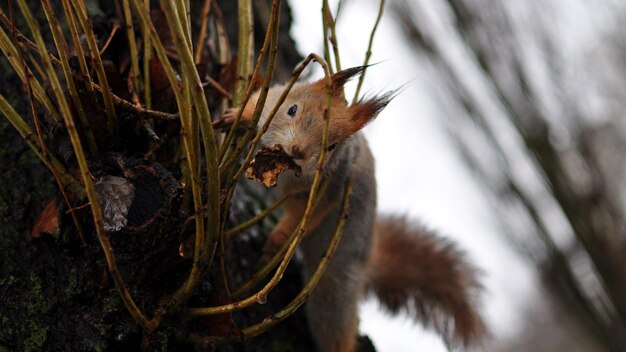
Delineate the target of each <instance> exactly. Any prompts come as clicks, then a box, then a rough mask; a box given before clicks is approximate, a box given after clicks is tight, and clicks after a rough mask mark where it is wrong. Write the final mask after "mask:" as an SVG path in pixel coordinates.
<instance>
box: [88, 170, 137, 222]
mask: <svg viewBox="0 0 626 352" xmlns="http://www.w3.org/2000/svg"><path fill="white" fill-rule="evenodd" d="M94 187H95V189H96V196H97V197H98V201H99V202H100V205H101V206H102V215H103V217H104V230H105V231H107V232H113V231H119V230H121V229H122V228H123V227H124V226H126V223H127V222H128V217H127V215H128V210H129V209H130V205H131V204H132V203H133V200H134V199H135V187H133V184H132V183H130V181H128V180H127V179H125V178H123V177H117V176H104V177H101V178H99V179H98V180H97V181H96V183H95V184H94Z"/></svg>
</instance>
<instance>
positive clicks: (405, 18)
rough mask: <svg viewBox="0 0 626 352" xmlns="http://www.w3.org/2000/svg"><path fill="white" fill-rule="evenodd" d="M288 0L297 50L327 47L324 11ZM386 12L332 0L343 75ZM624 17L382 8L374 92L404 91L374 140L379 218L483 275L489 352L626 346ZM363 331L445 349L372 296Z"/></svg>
mask: <svg viewBox="0 0 626 352" xmlns="http://www.w3.org/2000/svg"><path fill="white" fill-rule="evenodd" d="M290 3H291V6H292V7H293V15H294V18H295V23H294V24H295V26H294V27H293V31H292V35H293V37H294V38H295V39H296V42H297V43H298V45H299V47H298V49H299V50H300V52H301V53H302V54H307V53H309V52H316V53H321V52H322V37H321V35H322V30H321V25H322V21H321V11H320V8H321V5H320V4H319V3H318V2H314V1H291V2H290ZM378 6H379V2H378V1H356V0H343V1H331V8H332V9H333V13H335V14H336V13H337V12H336V11H337V9H339V10H338V11H339V15H338V17H339V18H338V21H337V30H338V33H337V35H338V41H339V49H340V52H341V61H342V66H343V67H351V66H357V65H360V64H362V62H363V59H364V55H365V51H366V49H367V42H368V39H369V33H370V30H371V28H372V26H373V24H374V22H375V19H376V14H377V11H378ZM625 20H626V2H624V1H620V0H599V1H588V0H507V1H493V0H412V1H409V0H388V1H387V4H386V6H385V14H384V16H383V20H382V22H381V25H380V28H379V29H378V33H377V34H376V39H375V41H374V47H373V56H372V61H371V62H373V63H378V64H377V65H375V66H373V67H371V68H370V69H369V70H368V71H367V75H366V80H365V85H364V90H363V91H364V92H370V93H378V92H384V91H387V90H393V89H396V88H398V87H404V88H403V89H402V91H401V94H399V95H398V97H397V98H395V100H394V101H393V102H392V103H391V104H390V106H388V107H387V108H386V109H385V110H384V111H383V113H382V114H381V115H380V116H379V118H378V119H377V121H375V122H374V123H373V124H371V125H370V126H369V127H368V128H367V130H366V134H367V136H368V139H369V141H370V144H371V146H372V149H373V151H374V154H375V156H376V159H377V177H378V186H379V208H380V209H381V211H384V212H399V213H403V214H407V215H410V216H411V217H414V218H417V219H420V220H421V221H422V222H424V223H426V224H427V225H429V226H431V227H433V228H436V229H438V230H439V231H440V232H441V233H442V234H443V235H446V236H449V237H450V238H453V239H454V240H455V241H457V242H458V243H459V245H460V246H461V247H462V248H463V249H464V250H466V251H467V253H468V257H469V260H470V261H471V262H473V263H475V264H476V266H478V267H479V268H480V269H481V270H482V280H483V283H484V286H485V294H484V297H483V300H482V308H483V309H482V310H483V312H484V314H485V316H486V317H487V320H488V323H489V328H490V330H491V333H492V339H491V341H489V342H487V344H486V345H485V346H484V347H482V348H481V349H480V350H488V351H585V352H587V351H624V350H626V260H625V259H624V258H626V245H625V240H626V227H625V221H624V220H625V215H626V214H625V209H626V208H625V202H626V177H624V176H625V174H626V153H624V150H626V149H625V147H626V119H625V116H624V111H625V109H626V31H624V25H623V24H624V23H625V22H624V21H625ZM302 38H306V40H303V39H302ZM319 75H321V74H320V73H319V72H318V73H317V76H319ZM351 88H352V89H354V87H351ZM348 96H350V95H348ZM360 327H361V331H362V332H364V333H367V334H368V335H370V336H371V337H372V338H373V340H374V344H375V345H376V347H377V348H378V349H379V350H380V351H381V352H399V351H417V350H419V351H429V352H430V351H434V352H436V351H446V350H447V349H446V347H445V346H444V345H443V344H442V342H441V341H440V340H439V338H438V337H436V336H435V335H433V334H431V333H429V332H427V331H423V330H422V329H421V328H420V327H418V326H415V325H413V324H412V323H411V322H410V321H409V319H408V318H407V317H400V318H393V319H392V318H390V317H386V316H384V315H383V314H382V313H380V312H379V311H378V309H377V304H376V303H375V302H373V301H372V302H370V301H368V302H366V303H365V304H364V305H363V306H362V314H361V325H360Z"/></svg>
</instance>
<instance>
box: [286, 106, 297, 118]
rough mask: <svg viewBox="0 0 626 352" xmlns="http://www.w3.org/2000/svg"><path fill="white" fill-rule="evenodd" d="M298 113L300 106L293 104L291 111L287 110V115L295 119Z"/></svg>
mask: <svg viewBox="0 0 626 352" xmlns="http://www.w3.org/2000/svg"><path fill="white" fill-rule="evenodd" d="M296 111H298V105H296V104H293V105H292V106H291V107H290V108H289V110H287V115H289V116H291V117H294V116H296Z"/></svg>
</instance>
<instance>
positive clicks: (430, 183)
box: [291, 1, 535, 352]
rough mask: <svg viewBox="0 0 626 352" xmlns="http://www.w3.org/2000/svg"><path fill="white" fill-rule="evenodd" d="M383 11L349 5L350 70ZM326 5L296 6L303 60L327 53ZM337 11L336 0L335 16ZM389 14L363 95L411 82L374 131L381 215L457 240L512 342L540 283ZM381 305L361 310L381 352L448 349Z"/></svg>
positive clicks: (342, 33)
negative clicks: (503, 228) (502, 229)
mask: <svg viewBox="0 0 626 352" xmlns="http://www.w3.org/2000/svg"><path fill="white" fill-rule="evenodd" d="M377 3H378V2H372V4H374V5H373V6H364V2H359V1H350V2H348V3H347V4H345V7H344V8H343V9H342V13H341V17H340V19H339V22H338V28H337V30H338V41H339V48H340V52H341V63H342V66H343V68H347V67H352V66H357V65H361V64H362V62H363V58H364V53H365V50H366V48H367V42H368V40H369V33H370V29H371V27H372V25H373V23H374V20H375V16H376V13H375V11H376V10H377V6H378V5H377ZM320 4H321V2H320V1H291V6H292V9H293V15H294V18H295V23H294V24H295V25H294V27H293V31H292V34H293V37H294V38H296V41H297V43H298V44H299V47H298V49H299V50H300V52H301V53H303V54H304V55H306V54H308V53H310V52H316V53H320V54H321V53H322V45H321V43H322V36H321V33H322V30H321V17H320V16H321V11H320V8H321V5H320ZM335 4H336V1H331V8H332V9H334V8H335V7H336V5H335ZM386 14H387V16H384V17H383V21H382V23H381V25H380V26H379V29H378V33H377V37H376V39H375V42H374V48H373V56H372V59H371V62H372V63H380V64H378V65H376V66H374V67H371V68H370V69H368V71H367V75H366V79H365V83H364V87H363V90H362V91H363V92H371V93H377V92H384V91H387V90H393V89H396V88H398V87H400V86H402V85H404V84H407V83H408V84H407V86H406V88H405V89H404V90H403V91H402V93H401V94H400V95H399V96H398V97H397V98H395V99H394V101H393V102H392V103H391V104H390V105H389V106H388V107H387V108H386V109H385V110H384V111H383V112H382V113H381V115H380V116H379V117H378V119H377V120H376V121H375V122H374V123H372V124H371V125H370V126H368V127H367V128H366V134H367V137H368V140H369V141H370V146H371V148H372V150H373V152H374V155H375V158H376V162H377V180H378V187H379V188H378V199H379V210H380V211H383V212H392V211H393V212H399V213H402V214H407V215H410V216H411V217H415V218H418V219H420V220H421V221H423V222H424V223H426V224H427V225H429V226H430V227H433V228H435V229H437V230H439V231H440V232H441V233H443V234H445V235H446V236H449V237H451V238H453V239H454V240H455V241H457V242H458V243H459V246H461V247H462V248H463V249H465V250H466V251H467V252H468V253H469V256H470V260H471V261H472V262H473V263H475V264H476V265H477V266H478V267H480V268H481V269H482V270H483V272H484V275H483V277H482V279H483V284H484V286H485V288H486V290H485V291H486V292H485V295H484V297H483V305H484V309H483V311H484V312H485V315H486V317H487V320H488V323H489V325H490V328H491V330H492V331H493V333H494V335H495V336H507V335H509V334H513V333H514V332H515V329H516V327H518V326H520V325H521V324H520V321H519V319H521V314H519V313H520V311H519V310H520V309H521V305H520V301H521V298H522V297H526V298H528V297H530V296H532V295H533V294H534V290H533V289H532V287H534V286H535V285H534V283H533V281H532V280H533V278H532V275H531V274H530V271H529V270H528V269H526V267H525V266H524V265H523V263H522V262H521V260H520V259H519V257H518V256H517V254H516V253H515V252H513V251H512V250H511V249H510V247H509V246H508V244H506V243H504V240H503V237H501V236H500V235H499V234H498V233H497V231H498V227H497V225H496V224H495V223H494V222H493V220H492V219H491V217H492V216H493V215H492V214H491V213H490V205H489V204H488V203H487V201H486V200H485V197H483V195H481V191H480V188H479V187H478V186H477V185H476V184H475V183H474V181H473V179H472V175H471V174H470V173H469V172H468V170H467V169H466V167H465V165H464V163H463V161H462V160H461V159H460V158H459V156H458V154H457V152H456V151H455V149H454V144H453V143H452V142H451V141H450V139H449V137H448V136H447V134H446V132H445V130H444V128H443V126H444V125H443V118H444V117H443V116H442V112H441V111H439V110H438V108H437V106H436V105H437V102H436V101H435V98H434V96H433V92H432V87H431V86H430V85H429V82H428V79H429V77H428V75H427V74H426V72H425V71H424V70H421V69H420V68H419V67H416V66H417V65H416V64H415V59H414V57H413V56H412V53H411V52H410V50H409V49H408V48H407V47H406V45H405V44H404V43H403V40H404V37H403V35H402V33H401V32H400V31H399V29H398V28H397V26H396V25H395V23H394V19H393V18H392V16H390V14H391V12H390V11H389V9H387V12H386ZM318 76H319V75H318ZM350 88H352V89H353V87H349V89H350ZM348 91H350V90H348ZM348 96H351V95H350V94H348ZM377 304H378V303H377V302H375V301H371V302H366V303H365V304H363V306H362V309H361V324H360V329H361V331H362V332H363V333H365V334H367V335H369V336H370V338H372V340H373V342H374V344H375V346H376V348H377V349H378V351H379V352H409V351H427V352H440V351H446V348H445V347H444V345H443V344H442V343H441V341H440V339H439V337H438V336H437V335H436V334H432V333H430V332H425V331H424V330H423V329H421V328H420V327H419V326H416V325H414V324H413V323H411V321H410V320H409V319H408V318H407V317H395V318H390V317H388V316H386V315H384V314H383V313H381V312H380V311H379V310H378V309H377Z"/></svg>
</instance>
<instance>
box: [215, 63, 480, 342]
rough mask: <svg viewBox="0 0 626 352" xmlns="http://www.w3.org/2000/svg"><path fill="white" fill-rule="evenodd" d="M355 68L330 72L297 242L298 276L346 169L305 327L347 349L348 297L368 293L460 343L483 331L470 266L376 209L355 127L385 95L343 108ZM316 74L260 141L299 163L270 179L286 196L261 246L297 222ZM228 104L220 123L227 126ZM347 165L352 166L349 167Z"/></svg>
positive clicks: (316, 256)
mask: <svg viewBox="0 0 626 352" xmlns="http://www.w3.org/2000/svg"><path fill="white" fill-rule="evenodd" d="M363 70H364V67H355V68H350V69H346V70H344V71H340V72H337V73H335V74H333V75H332V76H331V81H332V88H333V98H332V109H331V113H330V130H329V143H328V145H329V148H328V150H329V155H328V158H327V161H326V164H325V165H324V168H323V172H324V174H325V175H330V174H332V178H331V181H330V185H329V186H328V187H327V188H326V191H325V193H324V195H323V197H322V199H321V201H320V203H319V204H318V206H317V207H316V208H315V209H314V211H313V213H312V216H311V218H310V220H309V223H308V224H307V226H306V228H305V237H304V239H303V240H302V243H301V244H300V247H299V249H300V250H301V252H302V254H303V258H304V271H305V273H304V274H305V276H308V275H310V273H312V272H313V271H314V270H315V268H316V267H317V265H318V263H319V261H320V259H321V258H322V255H323V253H324V251H325V249H326V246H327V244H328V242H329V241H330V237H331V235H332V233H333V230H334V227H335V225H336V223H337V220H338V217H339V213H340V209H339V208H340V204H341V197H342V194H343V189H344V187H345V185H346V179H347V178H348V177H350V175H351V174H354V176H353V177H354V181H353V193H352V197H351V200H350V208H349V212H348V219H347V221H346V224H345V228H344V233H343V237H342V239H341V242H340V244H339V247H338V248H337V250H336V252H335V255H334V257H333V258H332V261H331V263H330V265H329V267H328V269H327V272H326V273H325V275H324V277H323V278H322V279H321V281H320V282H319V284H318V286H317V287H316V288H315V290H314V291H313V292H312V294H311V296H310V298H309V299H308V301H307V304H306V310H307V317H308V321H309V326H310V329H311V332H312V334H313V337H314V340H315V342H316V343H317V347H318V349H319V351H321V352H353V351H355V349H356V341H357V337H358V303H359V300H360V299H361V298H363V297H364V296H365V295H366V294H369V293H373V294H374V295H375V296H377V297H378V299H379V300H380V302H381V303H382V305H383V306H384V307H385V308H387V309H388V310H389V311H391V312H392V313H397V312H399V311H403V310H406V311H407V312H409V313H410V314H412V315H414V318H415V320H416V321H420V322H421V323H422V324H424V325H425V326H426V327H432V328H434V329H435V330H436V331H437V332H439V333H440V334H441V335H442V336H443V338H444V340H445V342H446V343H447V344H448V345H459V344H462V345H465V346H467V345H470V344H474V343H477V342H479V340H480V339H481V338H482V337H483V336H484V334H485V325H484V322H483V319H482V317H481V315H480V314H479V312H478V310H477V307H476V306H475V304H476V299H477V295H478V294H479V291H480V284H479V283H478V279H477V277H476V272H475V270H474V269H473V267H472V266H471V265H469V264H468V263H467V262H466V261H465V258H464V254H463V253H462V252H460V251H459V250H458V249H456V247H455V246H454V245H453V244H452V243H451V242H449V241H447V240H445V239H442V238H440V237H439V236H438V235H436V234H435V233H433V232H432V231H430V230H428V229H425V228H424V227H422V226H420V225H419V224H417V223H415V222H413V221H409V220H407V219H405V218H403V217H399V216H380V215H377V214H376V180H375V172H374V158H373V157H372V153H371V152H370V149H369V147H368V144H367V141H366V140H365V138H364V136H363V134H362V132H360V130H361V129H362V128H363V127H364V126H365V125H366V124H368V123H369V122H371V121H372V120H373V119H374V118H375V117H376V116H377V115H378V113H379V112H380V111H381V110H382V109H383V108H384V107H385V106H386V105H387V104H388V103H389V101H390V100H391V98H392V96H393V93H387V94H383V95H379V96H373V97H369V98H364V99H361V100H360V101H358V102H356V103H354V104H352V105H348V104H347V102H346V100H345V98H344V96H343V86H344V84H345V83H346V82H347V81H348V80H349V79H350V78H352V77H354V76H356V75H358V74H361V73H362V72H363ZM283 89H284V85H277V86H273V87H271V88H270V90H269V93H268V95H267V101H266V104H265V107H264V109H263V111H262V113H261V118H260V122H259V126H262V125H263V124H264V123H265V121H266V119H267V117H268V115H269V113H270V111H271V109H272V107H273V106H274V105H275V103H276V102H277V101H278V99H279V97H280V95H281V93H282V91H283ZM259 94H260V92H257V93H255V94H253V96H252V97H251V99H250V100H249V102H248V103H247V105H246V106H245V108H244V110H243V114H242V122H243V124H244V125H245V124H246V123H247V122H250V121H251V119H252V114H253V112H254V108H255V106H256V103H257V101H258V97H259ZM325 106H326V86H325V83H324V80H323V79H322V80H319V81H316V82H313V83H304V82H299V83H296V84H295V85H294V86H293V88H292V90H291V91H290V93H289V94H288V95H287V98H286V100H285V101H284V103H283V104H282V105H281V107H280V108H279V109H278V112H277V114H276V116H275V117H274V119H273V121H272V122H271V124H270V126H269V129H268V130H267V132H266V133H265V134H264V136H263V138H262V144H263V145H267V146H274V145H280V146H282V148H283V150H284V151H285V152H286V153H287V154H288V155H289V156H290V157H291V158H292V159H293V160H294V161H295V163H296V164H298V165H299V166H300V167H301V168H302V175H301V176H300V177H296V176H295V175H294V174H293V173H291V172H286V173H283V174H281V175H280V176H279V179H278V186H279V191H280V192H282V193H283V194H285V193H290V194H293V195H292V196H290V197H289V198H288V200H287V202H286V204H285V205H284V206H283V215H282V217H281V218H280V220H279V222H278V224H277V225H276V227H275V228H274V229H273V231H272V233H271V234H270V236H269V238H268V240H267V243H266V245H265V248H264V252H265V253H266V254H267V253H272V252H275V251H277V250H278V249H279V248H280V247H281V246H282V244H284V243H285V241H286V240H287V239H288V236H289V234H291V233H292V232H293V230H294V229H295V228H296V226H297V225H298V222H299V221H300V219H301V218H302V215H303V212H304V209H305V207H306V203H307V198H308V194H309V190H310V187H311V183H312V181H313V177H314V174H315V172H316V167H317V162H318V158H319V154H320V151H321V141H322V127H323V112H324V108H325ZM235 114H236V109H231V110H230V111H229V112H227V113H226V114H225V115H224V116H222V118H221V120H220V123H224V122H225V123H232V122H233V120H234V117H235ZM353 168H355V169H354V170H353Z"/></svg>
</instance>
